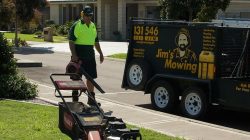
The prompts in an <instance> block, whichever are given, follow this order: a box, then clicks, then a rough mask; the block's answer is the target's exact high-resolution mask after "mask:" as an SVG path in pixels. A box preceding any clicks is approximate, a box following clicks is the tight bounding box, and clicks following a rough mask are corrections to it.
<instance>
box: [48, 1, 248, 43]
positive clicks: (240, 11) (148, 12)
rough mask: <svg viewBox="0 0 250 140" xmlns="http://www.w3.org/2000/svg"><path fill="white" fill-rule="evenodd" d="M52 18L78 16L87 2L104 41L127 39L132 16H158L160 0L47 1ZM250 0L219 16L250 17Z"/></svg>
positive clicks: (60, 20) (61, 20)
mask: <svg viewBox="0 0 250 140" xmlns="http://www.w3.org/2000/svg"><path fill="white" fill-rule="evenodd" d="M48 1H49V3H50V12H49V15H50V19H51V20H54V22H55V23H56V24H64V23H65V22H67V21H71V20H76V19H78V18H79V14H80V11H81V10H82V9H83V7H84V6H85V5H89V6H91V7H92V8H93V9H94V17H93V21H94V22H95V23H96V24H97V28H98V31H99V34H98V35H99V37H100V38H101V39H103V40H115V39H116V37H117V35H119V34H120V35H121V38H122V40H126V38H127V25H128V20H129V18H130V17H141V18H159V15H160V8H159V3H158V0H48ZM249 7H250V0H231V3H230V5H229V7H228V9H227V10H226V11H225V12H221V11H220V12H219V13H218V15H217V17H218V18H229V17H237V18H250V8H249Z"/></svg>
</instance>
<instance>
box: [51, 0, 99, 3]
mask: <svg viewBox="0 0 250 140" xmlns="http://www.w3.org/2000/svg"><path fill="white" fill-rule="evenodd" d="M96 1H97V0H48V2H50V3H82V2H84V3H86V2H88V3H93V2H96Z"/></svg>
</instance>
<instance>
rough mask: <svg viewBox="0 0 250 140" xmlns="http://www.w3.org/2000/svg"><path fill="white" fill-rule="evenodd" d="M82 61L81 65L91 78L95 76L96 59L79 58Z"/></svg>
mask: <svg viewBox="0 0 250 140" xmlns="http://www.w3.org/2000/svg"><path fill="white" fill-rule="evenodd" d="M80 60H81V61H82V64H81V67H82V68H83V69H84V70H85V71H86V72H87V73H88V74H89V75H90V76H91V77H92V78H93V79H95V78H97V71H96V61H95V58H91V59H80Z"/></svg>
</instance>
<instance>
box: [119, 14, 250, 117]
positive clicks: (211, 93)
mask: <svg viewBox="0 0 250 140" xmlns="http://www.w3.org/2000/svg"><path fill="white" fill-rule="evenodd" d="M249 30H250V27H236V26H235V27H230V26H228V25H223V24H222V23H195V22H184V21H171V20H166V21H165V20H164V21H163V20H152V19H132V20H131V21H130V24H129V46H128V52H127V59H126V63H125V69H124V75H123V81H122V88H125V89H132V90H137V91H144V92H145V94H151V103H152V105H153V107H155V108H156V109H158V110H161V111H173V110H174V109H177V108H179V105H180V107H181V110H182V112H183V113H184V114H185V115H186V116H188V117H190V118H199V117H202V116H204V115H205V113H206V112H207V110H208V108H209V107H210V106H211V105H218V106H220V107H226V108H229V109H236V110H244V111H249V110H250V79H249V78H250V37H249V36H250V35H249V34H250V33H249Z"/></svg>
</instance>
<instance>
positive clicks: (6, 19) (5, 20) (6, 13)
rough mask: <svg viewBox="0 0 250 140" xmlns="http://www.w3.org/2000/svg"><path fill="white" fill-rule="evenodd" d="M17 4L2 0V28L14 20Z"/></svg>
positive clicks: (0, 23) (0, 13)
mask: <svg viewBox="0 0 250 140" xmlns="http://www.w3.org/2000/svg"><path fill="white" fill-rule="evenodd" d="M13 9H15V4H14V3H13V2H11V1H9V0H0V19H1V20H0V27H1V26H4V25H8V24H9V23H10V22H11V21H13V20H14V17H13V15H14V14H15V11H14V10H13Z"/></svg>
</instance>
